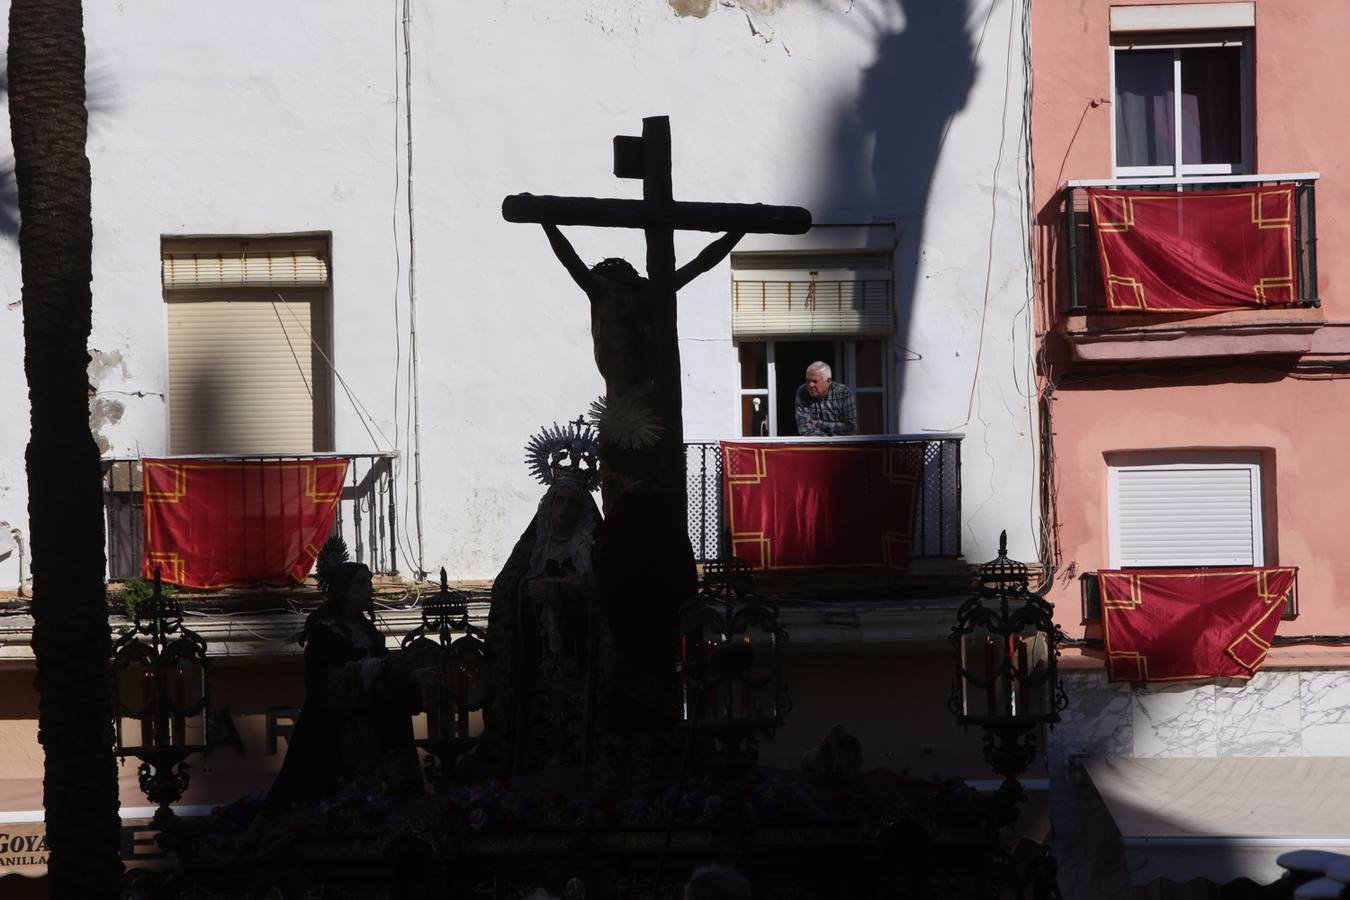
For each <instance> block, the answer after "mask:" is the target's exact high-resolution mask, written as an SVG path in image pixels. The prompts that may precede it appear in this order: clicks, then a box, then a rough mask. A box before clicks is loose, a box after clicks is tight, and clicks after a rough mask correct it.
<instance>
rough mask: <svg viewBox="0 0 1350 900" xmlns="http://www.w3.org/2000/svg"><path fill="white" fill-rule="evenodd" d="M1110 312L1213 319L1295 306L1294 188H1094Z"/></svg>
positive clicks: (1092, 199) (1091, 200)
mask: <svg viewBox="0 0 1350 900" xmlns="http://www.w3.org/2000/svg"><path fill="white" fill-rule="evenodd" d="M1088 203H1089V206H1090V207H1091V210H1092V226H1093V231H1094V232H1095V234H1096V235H1097V252H1098V260H1099V262H1100V264H1101V270H1102V279H1103V283H1104V284H1105V287H1106V308H1107V309H1108V310H1109V311H1112V312H1185V313H1194V312H1217V311H1224V310H1233V309H1259V308H1262V307H1266V306H1281V305H1287V304H1290V303H1292V302H1294V300H1295V299H1296V297H1297V294H1296V291H1297V287H1296V271H1295V262H1296V258H1295V253H1294V187H1293V185H1289V184H1278V185H1267V186H1257V185H1253V186H1252V187H1250V188H1244V189H1241V190H1223V191H1186V192H1178V191H1119V190H1105V189H1091V190H1089V191H1088Z"/></svg>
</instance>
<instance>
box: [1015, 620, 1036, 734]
mask: <svg viewBox="0 0 1350 900" xmlns="http://www.w3.org/2000/svg"><path fill="white" fill-rule="evenodd" d="M1027 671H1028V670H1027V642H1026V639H1025V638H1023V637H1022V636H1021V635H1020V634H1019V635H1018V636H1017V702H1018V705H1019V706H1021V711H1022V713H1023V714H1028V713H1030V712H1031V711H1032V710H1031V702H1030V701H1031V697H1030V694H1029V693H1028V688H1027V682H1026V674H1027ZM1013 712H1014V713H1016V712H1017V710H1015V709H1014V710H1013Z"/></svg>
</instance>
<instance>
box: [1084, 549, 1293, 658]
mask: <svg viewBox="0 0 1350 900" xmlns="http://www.w3.org/2000/svg"><path fill="white" fill-rule="evenodd" d="M1297 575H1298V569H1296V568H1275V567H1270V566H1258V567H1251V568H1216V569H1146V570H1134V571H1130V570H1102V571H1100V572H1098V573H1097V584H1098V587H1099V588H1100V592H1101V601H1102V626H1103V628H1102V630H1103V631H1104V633H1105V636H1106V665H1107V674H1108V676H1109V678H1110V680H1112V681H1187V680H1192V679H1200V678H1213V677H1216V676H1226V677H1235V678H1247V677H1250V676H1252V675H1254V674H1256V671H1257V670H1258V669H1260V668H1261V664H1262V663H1263V662H1264V661H1265V658H1266V651H1268V650H1269V649H1270V642H1271V640H1272V639H1273V638H1274V637H1275V629H1276V628H1277V627H1279V624H1280V616H1281V614H1282V612H1283V610H1284V607H1285V603H1286V601H1287V599H1288V597H1289V592H1290V591H1291V590H1293V587H1294V579H1295V578H1296V577H1297Z"/></svg>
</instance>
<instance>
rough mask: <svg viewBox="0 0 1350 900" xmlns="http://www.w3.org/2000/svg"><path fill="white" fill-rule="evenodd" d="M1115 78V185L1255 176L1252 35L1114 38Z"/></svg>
mask: <svg viewBox="0 0 1350 900" xmlns="http://www.w3.org/2000/svg"><path fill="white" fill-rule="evenodd" d="M1111 73H1112V74H1111V78H1112V91H1113V98H1114V103H1113V107H1114V114H1113V116H1112V132H1113V137H1112V141H1113V144H1114V155H1113V159H1114V167H1115V174H1116V176H1117V177H1124V178H1134V177H1150V176H1151V177H1159V176H1164V177H1184V176H1188V175H1191V176H1193V175H1238V174H1244V173H1249V172H1250V171H1251V169H1252V159H1253V153H1252V140H1251V132H1252V94H1253V91H1252V86H1251V33H1250V32H1221V33H1206V32H1192V33H1189V34H1187V36H1186V37H1184V38H1181V39H1167V38H1158V37H1154V36H1149V35H1136V34H1128V35H1116V36H1114V37H1113V39H1112V48H1111ZM1178 97H1180V98H1181V101H1180V103H1178V102H1177V98H1178Z"/></svg>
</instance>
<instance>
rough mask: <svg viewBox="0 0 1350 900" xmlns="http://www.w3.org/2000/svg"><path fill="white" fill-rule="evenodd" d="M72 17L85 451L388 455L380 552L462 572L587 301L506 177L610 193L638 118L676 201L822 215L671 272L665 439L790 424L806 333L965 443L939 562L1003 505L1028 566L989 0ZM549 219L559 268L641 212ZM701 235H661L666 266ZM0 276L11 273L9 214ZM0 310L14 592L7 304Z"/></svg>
mask: <svg viewBox="0 0 1350 900" xmlns="http://www.w3.org/2000/svg"><path fill="white" fill-rule="evenodd" d="M85 16H86V23H85V28H86V42H87V47H88V54H89V92H90V97H89V106H90V110H91V117H90V134H89V144H88V150H89V156H90V160H91V164H92V169H93V215H94V282H93V295H94V330H93V335H92V337H91V339H90V346H91V355H92V357H93V363H92V364H91V369H90V377H91V390H92V391H93V392H94V393H93V401H92V403H93V418H92V425H93V428H94V431H95V434H96V435H97V437H98V439H99V441H100V446H101V447H102V448H103V450H104V455H105V457H107V458H109V459H114V458H115V459H135V458H138V457H141V456H163V455H175V454H226V455H228V454H283V453H286V454H289V453H304V452H320V451H327V452H337V453H344V454H356V455H362V456H364V457H367V458H368V463H372V464H378V459H379V458H381V457H380V455H381V454H383V455H385V456H386V457H387V455H388V454H391V453H396V454H397V457H396V458H395V459H394V461H393V463H392V466H393V470H392V471H393V478H392V485H393V488H394V495H393V498H392V499H388V498H382V499H381V500H379V503H382V504H385V505H384V506H382V507H380V508H379V510H378V511H380V513H381V515H385V514H387V513H388V509H389V507H390V506H392V508H393V509H394V510H396V514H395V515H394V516H393V517H391V519H392V520H391V521H389V522H388V523H387V527H388V529H389V534H385V535H383V536H382V537H381V538H380V540H381V541H382V542H385V541H389V540H390V539H391V538H392V540H393V542H394V543H395V544H396V550H388V549H383V550H381V552H389V553H390V554H391V559H392V563H393V567H396V568H397V569H398V570H399V571H400V573H402V574H405V575H407V574H410V573H413V572H416V571H418V570H419V569H421V570H426V571H433V572H434V571H435V570H436V569H437V568H439V567H440V566H444V567H446V569H447V570H448V571H449V572H450V574H451V577H452V578H460V579H485V578H490V577H492V576H493V575H494V574H495V572H496V570H497V569H498V568H499V567H500V565H501V563H502V562H503V561H504V559H505V558H506V555H507V553H508V552H509V550H510V547H511V545H512V543H513V541H514V540H515V539H516V537H517V536H518V535H519V533H520V531H521V529H522V528H523V527H524V525H525V524H526V523H527V521H528V520H529V517H530V515H531V514H532V512H533V508H534V505H535V503H536V502H537V499H538V496H539V488H538V486H537V485H535V484H534V483H532V482H531V480H530V479H529V477H528V475H527V473H526V470H525V468H524V466H523V465H522V457H523V451H522V449H521V448H522V446H523V444H524V442H525V441H526V439H527V438H528V437H529V435H530V434H532V433H533V432H535V431H537V430H538V428H539V427H540V426H542V425H544V424H548V423H551V422H554V421H555V420H556V421H565V420H567V419H570V418H574V417H576V416H577V415H578V414H580V413H582V412H583V411H584V410H585V409H586V408H587V406H588V405H589V403H590V402H591V401H592V400H593V399H594V398H595V397H596V396H597V395H599V394H600V393H601V392H602V389H603V386H602V381H601V379H600V376H599V375H598V373H597V372H596V370H595V367H594V364H593V362H592V358H591V345H590V331H589V310H588V307H587V303H586V301H585V299H584V296H583V295H582V294H581V293H580V292H579V291H578V290H577V289H576V288H575V286H574V285H573V284H572V283H571V281H570V280H569V279H568V278H567V276H566V274H565V273H564V272H563V270H562V268H561V266H560V265H559V264H558V263H557V261H556V260H555V259H554V258H553V255H552V253H551V252H550V250H549V248H548V245H547V243H546V241H545V239H544V236H543V234H542V232H541V230H540V229H539V228H537V227H535V226H526V225H512V224H509V223H507V222H505V221H504V220H503V219H502V217H501V213H500V205H501V201H502V198H503V197H504V196H505V195H507V194H511V193H516V192H524V191H528V192H532V193H536V194H572V195H587V196H598V197H605V196H619V197H624V196H627V197H635V196H638V195H639V190H640V187H639V184H638V183H637V182H634V181H622V180H618V179H615V178H614V177H613V175H612V174H611V167H612V160H611V150H610V147H611V139H612V138H613V137H614V136H615V135H618V134H637V133H640V129H641V119H642V117H644V116H650V115H668V116H669V117H670V119H671V126H672V132H673V157H674V160H673V180H674V189H675V195H676V198H677V199H686V200H705V201H727V202H741V203H755V202H762V203H771V204H791V205H800V206H804V207H807V208H808V209H810V210H811V212H812V213H813V216H814V221H815V224H816V226H817V227H816V228H815V229H814V230H813V231H812V233H811V234H809V235H807V236H805V237H802V238H781V239H780V238H773V237H767V236H761V237H752V238H747V239H746V241H744V242H743V243H742V245H741V246H740V247H739V248H738V251H737V253H736V254H734V255H733V256H732V258H731V259H730V260H729V261H724V262H723V263H722V264H721V265H720V266H719V267H717V268H716V269H714V270H713V271H712V272H710V273H708V274H706V275H704V276H702V277H700V278H699V279H697V280H696V281H694V282H693V283H692V284H691V285H689V286H688V287H687V288H686V289H685V290H684V291H683V292H682V293H681V296H680V299H679V304H680V308H679V319H680V350H681V354H682V359H683V365H684V370H685V375H684V396H685V434H686V437H687V438H689V439H691V440H692V439H704V440H716V439H719V438H729V437H738V436H741V435H742V434H743V433H747V432H748V433H755V434H764V433H786V431H787V430H789V429H790V428H791V425H790V424H789V423H790V420H791V411H790V409H789V408H785V407H786V401H784V400H781V399H780V397H790V396H791V394H790V391H791V390H792V389H794V388H795V386H796V385H797V384H799V383H800V381H801V378H802V372H801V371H799V369H800V368H801V367H802V366H801V363H802V360H803V359H806V360H808V361H809V358H813V357H815V356H827V355H828V356H829V358H831V361H832V362H833V363H834V366H835V369H836V377H837V378H839V379H840V380H843V381H845V382H846V383H850V384H853V385H854V386H855V387H857V388H858V389H859V397H860V406H861V407H862V408H863V417H864V419H865V420H866V421H865V423H864V424H865V427H866V428H867V430H870V431H872V432H875V433H891V434H894V433H911V434H920V435H923V434H938V433H955V434H959V435H962V436H963V441H962V446H963V448H964V449H963V453H962V466H961V469H960V484H961V498H962V499H961V503H960V518H959V522H954V523H950V525H949V526H948V527H950V528H951V529H952V531H953V533H954V534H955V533H958V532H959V539H960V553H961V555H963V556H964V557H965V558H967V559H969V560H974V561H978V560H981V559H984V558H988V557H991V556H993V553H994V549H995V547H996V541H997V537H998V533H999V531H1000V530H1001V529H1004V528H1006V529H1008V531H1009V535H1010V550H1011V552H1012V553H1013V554H1014V555H1015V556H1019V557H1021V558H1024V559H1035V558H1037V557H1038V555H1039V554H1038V551H1039V548H1038V547H1037V546H1036V543H1035V538H1034V536H1035V534H1036V532H1037V528H1038V525H1037V523H1038V513H1037V503H1036V487H1035V485H1036V462H1035V457H1034V435H1035V428H1036V421H1035V401H1034V380H1033V377H1032V374H1031V351H1030V347H1029V343H1028V334H1029V329H1030V328H1031V322H1030V321H1029V315H1028V312H1029V307H1028V303H1029V298H1030V289H1029V279H1030V271H1029V265H1028V262H1027V247H1028V242H1027V237H1026V235H1027V228H1026V224H1027V221H1028V217H1027V210H1028V204H1027V196H1026V187H1027V180H1028V174H1029V173H1028V171H1027V165H1028V164H1027V157H1026V149H1027V148H1026V140H1025V135H1024V126H1025V114H1026V94H1027V88H1028V85H1027V75H1026V67H1027V52H1026V46H1025V37H1024V26H1025V20H1024V10H1023V5H1022V4H1021V3H1019V2H1015V0H994V2H993V3H992V4H985V3H981V4H978V5H968V4H965V3H961V2H955V0H948V2H943V3H936V4H935V3H918V2H900V0H869V2H852V0H819V2H808V0H797V2H792V0H721V2H716V3H714V2H709V0H668V2H666V0H643V2H632V0H577V2H573V3H567V4H556V3H544V2H524V0H491V2H485V3H473V4H449V3H436V2H430V0H413V2H411V3H408V4H403V3H400V2H391V3H383V4H379V3H370V2H356V0H336V2H326V3H322V4H320V3H314V2H296V3H287V4H275V3H263V2H260V0H250V2H243V3H234V4H228V5H225V6H216V5H210V4H208V5H198V4H191V5H184V4H179V3H173V2H168V0H158V2H141V3H120V2H119V3H90V4H86V10H85ZM410 158H411V173H410V171H409V159H410ZM410 223H411V227H410ZM568 235H569V237H570V239H571V240H572V242H573V243H574V245H575V246H576V248H577V250H578V252H579V253H580V255H581V256H582V258H583V259H584V260H586V261H587V262H588V263H589V262H594V261H598V260H600V259H602V258H604V257H609V256H622V257H625V258H627V259H628V260H630V261H631V262H633V263H634V264H635V265H637V266H638V267H639V268H641V266H642V261H643V248H642V238H641V234H640V233H639V232H620V231H616V230H600V229H580V228H578V229H571V230H569V231H568ZM709 239H710V236H709V235H706V234H680V235H677V244H676V246H677V253H678V256H679V260H680V261H681V262H683V261H686V260H688V259H689V258H690V257H691V256H692V255H693V254H694V253H696V252H697V251H698V250H699V249H700V248H701V247H702V246H703V244H704V243H706V242H707V241H708V240H709ZM202 260H207V261H209V264H208V262H202ZM211 260H214V261H213V262H210V261H211ZM0 280H2V282H3V290H4V293H5V294H6V295H7V296H8V297H10V298H18V296H19V293H20V275H19V262H18V253H17V247H16V245H15V243H14V242H13V241H12V240H8V241H5V242H3V243H0ZM812 281H820V282H831V281H843V282H846V283H849V284H850V285H852V286H850V287H849V289H850V290H853V289H855V287H853V286H857V285H864V287H857V288H856V289H857V290H859V291H860V292H861V293H860V294H859V298H860V299H857V298H855V299H857V302H856V303H855V304H854V306H855V307H856V308H861V309H863V310H864V311H865V312H868V313H869V315H859V316H853V317H851V318H849V317H845V319H847V321H845V320H844V319H840V320H832V321H829V322H824V321H822V322H815V323H813V322H810V321H806V322H803V321H800V320H793V321H788V322H786V324H783V323H779V324H773V323H769V324H765V322H764V321H762V320H761V319H756V318H755V317H754V316H751V315H748V314H745V310H744V309H742V310H741V312H740V313H738V312H737V307H736V298H737V297H738V296H739V295H740V294H741V293H744V294H745V295H747V296H748V295H749V292H750V291H751V290H761V291H763V290H766V287H765V286H766V285H769V284H775V285H781V284H783V283H786V282H791V283H793V284H794V285H798V286H800V285H803V284H806V285H809V284H810V282H812ZM222 285H224V286H222ZM410 285H413V286H414V293H415V296H410V290H409V288H410ZM866 285H872V286H871V287H867V286H866ZM776 289H777V288H768V290H776ZM868 291H874V292H880V293H867V292H868ZM864 295H866V296H864ZM878 298H879V299H878ZM410 301H415V302H410ZM0 316H3V317H5V324H4V325H3V326H0V391H3V393H4V394H5V395H6V396H8V397H9V398H10V401H11V402H10V413H9V416H8V417H7V419H6V424H5V427H4V428H3V430H0V520H3V521H5V522H7V523H8V527H7V528H6V529H5V530H12V534H13V536H14V537H15V538H16V540H17V544H16V546H15V547H12V548H11V549H10V552H9V553H8V555H6V556H5V558H4V559H3V561H0V589H14V588H15V587H17V586H18V585H19V583H20V578H21V576H23V577H26V575H27V572H26V570H25V571H22V572H21V565H23V559H22V557H23V551H22V549H21V545H22V543H23V541H24V538H25V533H26V529H27V523H26V504H27V493H26V483H25V474H24V469H23V453H24V446H25V443H26V441H27V427H26V422H27V405H26V399H25V398H26V393H27V392H26V384H25V380H24V374H23V370H22V355H23V354H22V350H23V348H22V327H21V325H22V323H21V316H22V308H21V304H20V303H18V302H17V300H15V302H11V303H9V304H8V305H7V307H6V308H5V309H4V310H0ZM414 322H415V329H416V334H415V341H416V344H415V346H416V378H415V379H414V377H413V375H414V373H413V371H412V368H411V367H410V363H411V361H412V360H413V349H414V344H413V340H414V336H413V324H414ZM770 363H772V366H770ZM743 373H744V380H743ZM1029 395H1031V396H1029ZM756 398H758V399H759V401H760V404H759V412H752V410H753V409H754V406H755V400H756ZM771 398H772V399H771ZM414 409H416V411H417V413H418V415H417V416H416V418H419V419H420V429H418V430H417V431H415V430H414V428H413V424H414V418H415V417H414ZM770 412H772V414H773V415H772V417H771V418H770V417H769V415H768V414H769V413H770ZM419 432H420V433H419ZM419 450H420V470H421V477H420V484H418V483H416V482H417V479H416V478H415V475H414V473H415V466H414V456H415V451H419ZM129 477H130V476H129ZM111 487H112V488H113V489H114V490H115V489H117V488H118V487H119V485H117V484H112V485H111ZM120 487H121V488H124V489H126V490H131V489H132V488H133V487H134V485H133V484H132V483H131V482H127V483H124V484H121V485H120ZM419 502H420V507H421V515H420V519H421V523H420V524H421V533H420V536H419V534H418V518H419V516H418V514H417V507H418V505H419ZM377 505H378V504H377ZM114 518H115V515H114ZM115 524H116V523H114V525H115ZM127 524H128V525H130V523H127ZM111 540H112V537H111V536H110V541H111ZM111 551H112V548H111V547H110V556H116V554H115V553H113V552H111ZM124 555H125V554H124ZM114 574H115V573H114Z"/></svg>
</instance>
